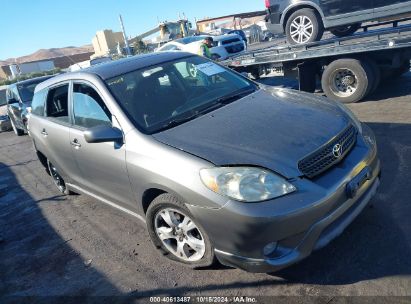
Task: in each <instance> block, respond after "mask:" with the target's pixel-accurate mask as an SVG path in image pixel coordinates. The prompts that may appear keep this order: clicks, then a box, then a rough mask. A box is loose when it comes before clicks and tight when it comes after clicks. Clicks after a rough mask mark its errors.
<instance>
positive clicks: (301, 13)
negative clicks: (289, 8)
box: [285, 8, 324, 44]
mask: <svg viewBox="0 0 411 304" xmlns="http://www.w3.org/2000/svg"><path fill="white" fill-rule="evenodd" d="M323 33H324V26H323V23H322V20H321V17H320V16H319V15H318V13H317V12H316V11H314V10H313V9H309V8H303V9H300V10H298V11H296V12H294V13H293V14H292V15H291V16H290V17H289V18H288V20H287V23H286V25H285V34H286V36H287V41H288V43H289V44H305V43H309V42H313V41H318V40H321V37H322V36H323Z"/></svg>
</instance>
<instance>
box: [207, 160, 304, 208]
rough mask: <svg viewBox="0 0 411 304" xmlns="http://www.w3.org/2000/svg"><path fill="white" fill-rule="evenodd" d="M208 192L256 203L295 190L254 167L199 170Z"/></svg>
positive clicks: (288, 184) (284, 182) (274, 175)
mask: <svg viewBox="0 0 411 304" xmlns="http://www.w3.org/2000/svg"><path fill="white" fill-rule="evenodd" d="M200 177H201V180H202V182H203V183H204V185H205V186H206V187H207V188H209V189H210V190H212V191H214V192H216V193H219V194H221V195H225V196H228V197H230V198H233V199H235V200H238V201H243V202H258V201H264V200H268V199H272V198H275V197H279V196H282V195H285V194H288V193H291V192H294V191H295V190H297V189H296V188H295V187H294V186H293V185H292V184H290V183H289V182H287V181H286V180H285V179H284V178H282V177H281V176H278V175H277V174H274V173H272V172H270V171H268V170H265V169H261V168H254V167H217V168H210V169H202V170H200Z"/></svg>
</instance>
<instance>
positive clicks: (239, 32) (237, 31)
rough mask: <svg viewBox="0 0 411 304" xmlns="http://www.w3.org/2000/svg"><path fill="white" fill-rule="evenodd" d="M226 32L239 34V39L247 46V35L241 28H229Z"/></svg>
mask: <svg viewBox="0 0 411 304" xmlns="http://www.w3.org/2000/svg"><path fill="white" fill-rule="evenodd" d="M226 34H237V35H239V36H241V39H243V41H244V43H245V45H246V46H247V36H246V35H245V33H244V31H243V30H231V31H228V32H227V33H226Z"/></svg>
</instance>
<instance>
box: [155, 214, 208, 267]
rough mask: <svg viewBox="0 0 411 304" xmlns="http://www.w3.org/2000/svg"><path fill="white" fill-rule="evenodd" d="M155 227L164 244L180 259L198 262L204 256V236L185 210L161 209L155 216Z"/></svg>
mask: <svg viewBox="0 0 411 304" xmlns="http://www.w3.org/2000/svg"><path fill="white" fill-rule="evenodd" d="M154 229H155V233H156V234H157V236H158V238H159V239H160V241H161V242H162V244H163V245H164V246H165V247H166V248H167V250H168V251H169V252H171V253H172V254H173V255H175V256H176V257H178V258H179V259H181V260H183V261H189V262H196V261H199V260H201V259H202V258H203V256H204V254H205V251H206V244H205V241H204V237H203V235H202V234H201V231H200V229H199V228H198V227H197V225H196V224H195V222H194V221H193V220H192V219H191V218H190V217H189V216H187V215H186V214H184V213H183V212H181V211H178V210H176V209H172V208H165V209H161V210H160V211H159V212H158V213H157V214H156V216H155V219H154Z"/></svg>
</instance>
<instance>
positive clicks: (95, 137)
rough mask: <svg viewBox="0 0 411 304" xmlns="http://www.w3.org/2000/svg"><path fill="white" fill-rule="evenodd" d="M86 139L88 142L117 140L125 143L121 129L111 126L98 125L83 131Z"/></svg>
mask: <svg viewBox="0 0 411 304" xmlns="http://www.w3.org/2000/svg"><path fill="white" fill-rule="evenodd" d="M83 135H84V139H85V140H86V142H88V143H103V142H116V143H119V142H120V143H123V133H122V132H121V130H119V129H117V128H114V127H111V126H97V127H93V128H90V129H87V130H86V131H84V132H83Z"/></svg>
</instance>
